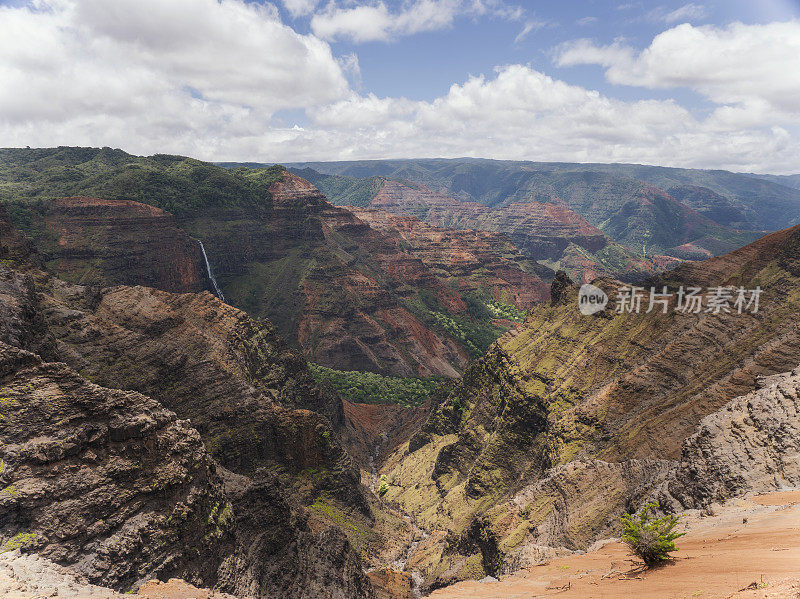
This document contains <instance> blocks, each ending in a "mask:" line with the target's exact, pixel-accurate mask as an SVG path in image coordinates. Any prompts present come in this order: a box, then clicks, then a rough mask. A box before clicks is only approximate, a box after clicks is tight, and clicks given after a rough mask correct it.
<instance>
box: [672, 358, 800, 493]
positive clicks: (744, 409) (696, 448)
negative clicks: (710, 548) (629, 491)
mask: <svg viewBox="0 0 800 599" xmlns="http://www.w3.org/2000/svg"><path fill="white" fill-rule="evenodd" d="M758 384H759V386H761V387H762V388H761V389H759V390H757V391H753V392H751V393H748V394H747V395H743V396H742V397H737V398H736V399H734V400H732V401H730V402H729V403H728V404H726V405H725V407H724V408H723V409H721V410H719V411H718V412H714V413H713V414H710V415H708V416H706V417H705V418H704V419H703V420H702V421H701V422H700V425H699V426H698V427H697V431H696V432H695V433H694V434H693V435H692V436H690V437H689V438H688V439H687V440H686V441H685V442H684V444H683V450H682V453H681V460H680V466H679V468H678V470H677V472H676V474H675V477H674V479H673V480H671V481H670V483H669V487H668V488H669V492H670V493H671V495H672V496H673V497H676V498H678V500H679V501H680V503H681V504H682V505H683V506H685V507H702V506H704V505H707V504H708V503H711V502H713V501H719V500H723V499H726V498H728V497H736V496H737V495H742V494H743V493H747V492H753V491H756V492H768V491H774V490H778V489H782V488H786V487H795V486H797V485H800V369H795V370H793V371H792V372H787V373H783V374H779V375H774V376H770V377H765V378H763V379H759V380H758Z"/></svg>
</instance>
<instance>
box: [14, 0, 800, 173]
mask: <svg viewBox="0 0 800 599" xmlns="http://www.w3.org/2000/svg"><path fill="white" fill-rule="evenodd" d="M798 97H800V1H798V0H761V1H749V2H745V1H743V0H725V1H723V0H708V1H706V0H696V1H689V2H686V1H681V0H679V1H672V0H663V1H660V2H659V1H656V2H652V3H644V2H628V1H626V0H616V1H605V0H602V1H601V0H595V1H587V2H570V1H561V2H515V1H514V0H273V1H272V2H266V1H261V0H259V2H254V1H252V0H12V1H9V0H0V146H24V145H31V146H48V145H62V144H63V145H92V146H103V145H108V146H112V147H121V148H123V149H125V150H128V151H131V152H134V153H140V154H148V153H155V152H172V153H179V154H186V155H191V156H196V157H198V158H203V159H210V160H254V161H300V160H339V159H366V158H398V157H456V156H476V157H485V158H508V159H528V160H561V161H576V162H587V161H593V162H637V163H646V164H663V165H671V166H690V167H701V168H726V169H730V170H738V171H756V172H773V173H796V172H800V163H798V156H800V102H798V100H797V98H798Z"/></svg>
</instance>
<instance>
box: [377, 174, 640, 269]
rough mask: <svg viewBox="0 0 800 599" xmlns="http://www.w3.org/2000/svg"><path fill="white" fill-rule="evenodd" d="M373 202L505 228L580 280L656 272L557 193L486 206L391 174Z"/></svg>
mask: <svg viewBox="0 0 800 599" xmlns="http://www.w3.org/2000/svg"><path fill="white" fill-rule="evenodd" d="M538 199H539V198H538V197H537V200H538ZM370 207H375V208H380V209H383V210H387V211H389V212H396V213H401V214H409V215H413V216H416V217H418V218H420V219H422V220H424V221H426V222H427V223H430V224H432V225H435V226H439V227H454V228H458V229H481V230H486V231H496V232H503V233H505V234H506V235H508V236H509V237H510V238H511V239H512V240H513V242H514V244H515V245H516V246H517V247H518V248H519V249H520V251H522V252H523V253H524V254H525V255H526V256H528V257H530V258H531V259H533V260H537V261H541V262H542V263H543V264H545V265H547V266H548V267H551V268H553V269H554V270H557V269H564V270H567V271H568V273H569V274H570V276H572V277H573V278H576V279H578V280H591V279H592V278H595V277H597V276H603V275H606V276H608V275H610V276H615V277H618V278H623V279H635V278H637V277H639V278H641V277H642V276H646V275H647V274H650V273H653V272H655V268H654V266H653V265H652V264H650V263H648V262H647V261H645V260H642V259H641V258H638V257H636V256H634V255H633V254H632V253H631V252H630V251H629V250H627V249H625V248H624V247H622V246H620V245H619V244H616V243H614V242H613V241H612V240H611V239H609V238H608V237H606V235H604V234H603V232H602V231H600V230H599V229H597V228H595V227H593V226H592V225H590V224H589V223H588V222H587V221H586V220H585V219H584V218H583V217H581V216H579V215H578V214H577V213H576V212H574V211H573V210H571V209H570V208H569V207H568V206H567V205H566V204H565V203H564V202H562V201H561V200H560V199H559V198H558V197H556V196H553V195H546V196H541V200H540V201H530V200H525V201H516V202H509V203H506V204H501V205H496V206H486V205H484V204H479V203H475V202H469V201H463V200H459V199H456V198H454V197H452V196H450V195H447V194H445V193H441V192H435V191H432V190H431V189H428V188H427V187H425V186H424V185H415V184H404V183H400V182H399V181H394V180H386V182H385V183H384V184H383V186H382V187H381V189H380V191H379V192H378V193H377V194H376V195H375V197H374V198H373V199H372V201H371V202H370Z"/></svg>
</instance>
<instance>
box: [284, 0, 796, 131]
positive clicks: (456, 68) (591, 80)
mask: <svg viewBox="0 0 800 599" xmlns="http://www.w3.org/2000/svg"><path fill="white" fill-rule="evenodd" d="M386 5H387V6H388V7H389V8H390V10H392V11H396V12H399V11H400V10H402V5H403V2H387V3H386ZM278 6H279V8H280V11H281V15H282V17H283V18H284V19H285V21H286V22H287V23H291V24H292V26H293V27H294V28H295V29H297V30H298V31H302V32H304V33H311V32H312V30H311V26H310V20H311V19H310V17H309V16H308V15H303V16H298V17H293V16H292V15H291V13H290V12H289V11H288V10H286V8H285V6H284V5H283V4H279V5H278ZM513 6H518V7H520V8H521V9H522V10H523V15H522V16H521V17H520V18H513V19H510V18H502V17H496V16H495V17H492V16H489V17H486V18H475V17H474V16H470V15H465V16H461V17H457V18H456V19H455V20H454V23H453V26H452V27H446V28H443V29H440V30H436V31H429V32H422V33H417V34H413V35H407V36H406V35H398V36H394V37H391V38H389V39H387V40H385V41H384V40H378V41H369V42H365V43H354V42H353V41H351V40H349V39H347V38H344V39H341V38H336V39H333V40H331V45H332V47H333V49H334V51H335V52H337V53H338V54H348V53H354V54H356V55H357V56H358V61H359V65H360V71H361V77H360V83H361V85H360V89H361V90H362V91H368V92H373V93H375V94H376V95H378V96H404V97H407V98H409V99H413V100H426V101H430V100H433V99H435V98H436V97H439V96H441V95H443V94H445V93H446V92H447V90H448V89H449V87H450V85H452V83H453V82H460V81H463V80H465V79H467V77H469V76H470V75H479V74H481V73H484V74H490V73H491V72H492V70H493V69H494V67H495V66H498V65H503V64H513V63H523V64H529V65H531V66H532V67H533V68H535V69H537V70H540V71H543V72H546V73H548V74H549V75H552V76H553V77H557V78H559V79H561V80H563V81H566V82H568V83H573V84H576V85H581V86H583V87H590V88H592V89H597V90H600V91H602V92H603V93H606V94H608V95H611V96H614V97H617V98H621V99H626V100H638V99H645V98H656V99H665V98H679V99H680V100H681V101H682V102H683V103H685V104H686V105H687V106H692V107H695V108H698V109H705V108H708V106H709V104H708V102H706V101H704V100H703V98H702V97H701V96H700V95H698V94H696V93H693V92H692V91H691V90H686V89H677V90H676V89H672V90H664V91H662V90H643V89H641V88H636V87H630V86H615V85H609V84H608V83H607V82H606V80H605V78H604V77H603V71H602V70H601V69H599V68H597V67H595V66H573V67H565V68H560V67H558V66H556V65H554V63H553V49H554V48H556V47H558V46H559V45H560V44H563V43H565V42H569V41H571V40H574V39H576V38H590V39H592V40H594V41H596V42H599V43H601V44H610V43H612V42H613V41H614V40H616V39H624V40H626V41H627V42H628V43H629V44H631V45H633V46H635V47H639V48H644V47H647V45H648V44H649V43H650V42H651V40H652V39H653V38H654V37H655V36H656V35H658V34H659V33H661V32H662V31H664V30H665V29H667V28H669V27H670V26H674V25H676V24H679V23H682V22H690V23H693V24H696V25H710V24H711V25H713V24H716V25H726V24H728V23H731V22H737V21H738V22H742V23H746V24H759V23H762V24H763V23H770V22H773V21H787V20H791V19H793V18H800V0H797V1H796V0H750V1H745V0H717V1H710V2H685V1H683V0H678V1H671V2H670V1H663V2H656V3H650V2H630V1H626V0H612V1H608V0H605V1H603V0H595V1H589V2H576V1H571V0H566V1H556V2H531V1H527V2H517V3H513ZM670 15H673V16H670ZM681 15H684V16H681ZM528 23H532V24H535V28H534V29H532V30H531V31H530V32H529V33H528V34H527V35H525V37H524V38H523V39H521V40H519V41H516V38H517V36H519V35H520V33H522V31H523V29H524V28H525V26H526V25H527V24H528ZM295 119H296V120H297V117H295ZM301 119H302V117H301Z"/></svg>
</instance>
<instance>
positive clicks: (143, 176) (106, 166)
mask: <svg viewBox="0 0 800 599" xmlns="http://www.w3.org/2000/svg"><path fill="white" fill-rule="evenodd" d="M284 170H285V169H284V168H283V167H281V166H277V165H276V166H270V167H265V168H260V169H247V168H237V169H225V168H222V167H220V166H216V165H214V164H210V163H208V162H202V161H200V160H195V159H193V158H185V157H183V156H169V155H166V154H156V155H154V156H148V157H141V156H133V155H131V154H128V153H126V152H123V151H122V150H114V149H111V148H71V147H58V148H46V149H35V150H30V149H14V148H7V149H0V202H3V203H6V204H9V203H10V204H22V205H24V206H27V207H36V206H38V205H41V203H42V202H43V201H46V200H51V199H55V198H60V197H66V196H76V195H82V196H90V197H100V198H104V199H109V200H133V201H136V202H142V203H144V204H150V205H152V206H156V207H158V208H162V209H164V210H167V211H169V212H171V213H173V214H174V215H175V216H177V217H179V218H180V217H183V216H187V215H192V214H196V213H198V212H199V211H201V210H202V209H204V208H208V207H217V208H228V207H253V206H269V202H270V195H269V191H268V189H269V186H270V185H272V184H273V183H274V182H275V181H277V180H278V179H279V178H280V177H281V175H282V173H283V172H284ZM23 212H24V210H21V209H19V208H17V209H16V210H15V211H14V214H12V216H16V217H18V218H21V219H24V218H25V217H24V214H22V213H23ZM18 226H24V221H23V222H22V223H20V224H19V225H18Z"/></svg>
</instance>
